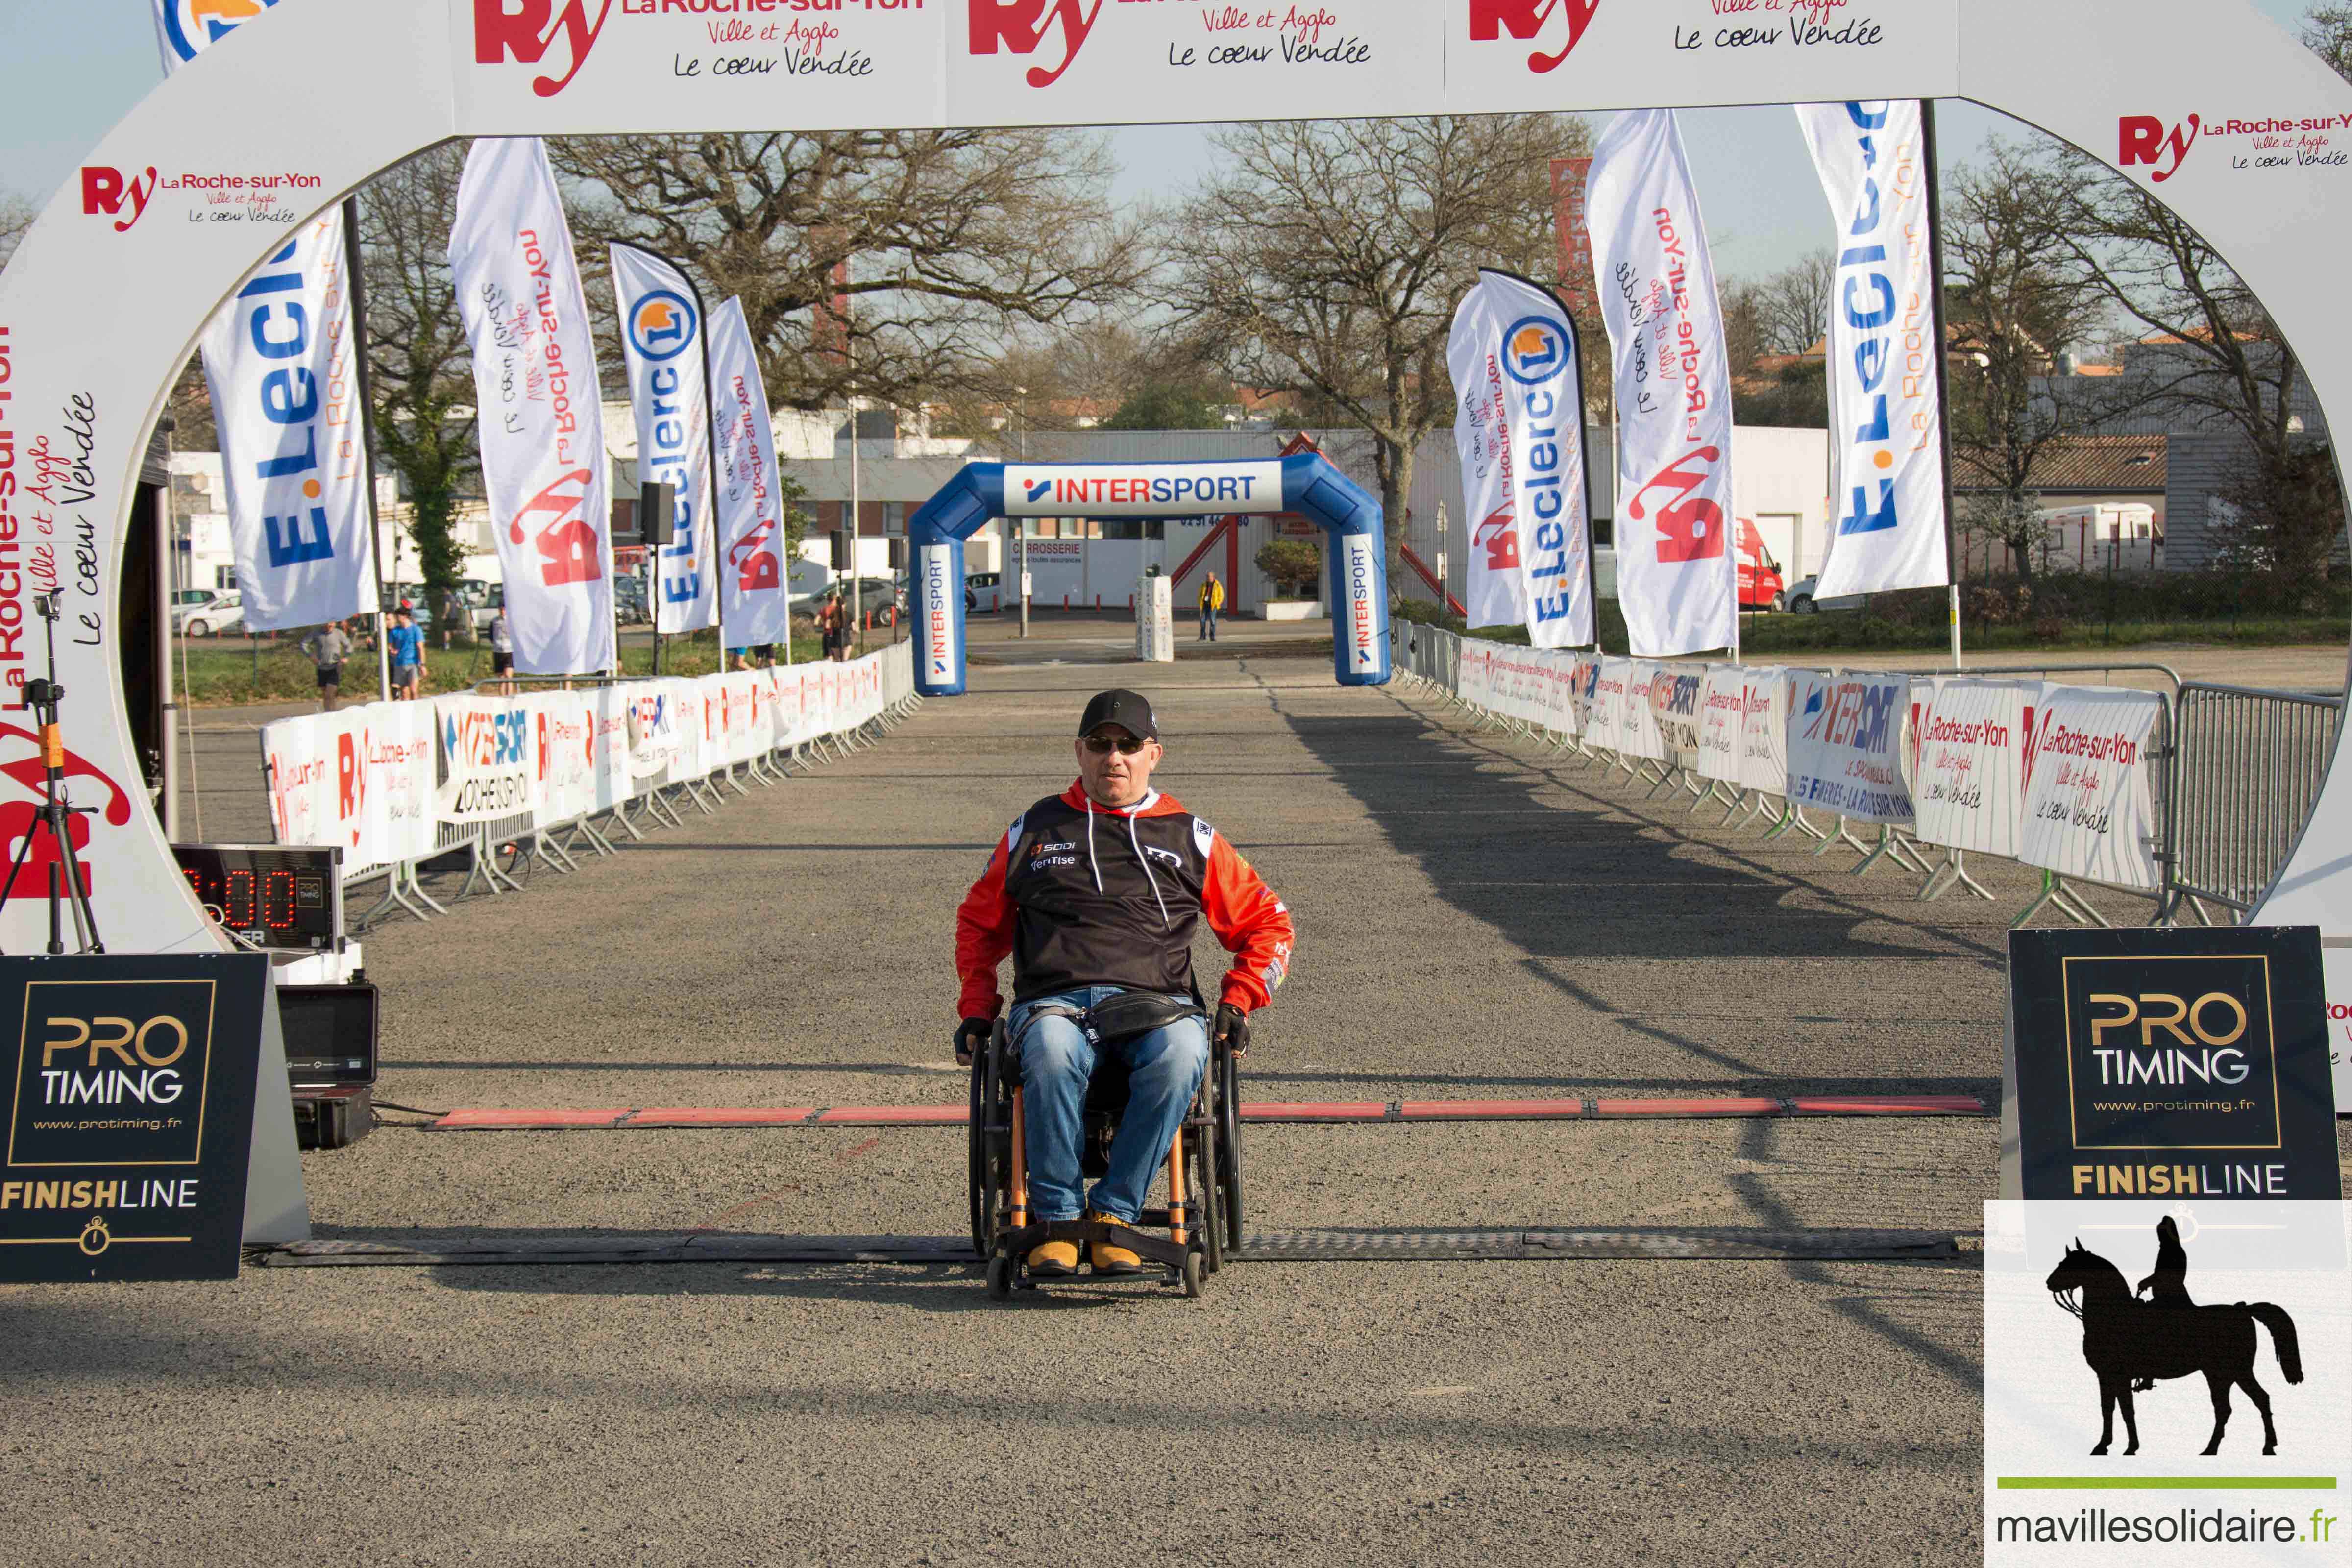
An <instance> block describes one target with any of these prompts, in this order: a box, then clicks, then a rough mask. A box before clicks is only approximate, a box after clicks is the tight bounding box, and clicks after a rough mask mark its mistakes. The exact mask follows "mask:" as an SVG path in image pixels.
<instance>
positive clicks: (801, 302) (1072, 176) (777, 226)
mask: <svg viewBox="0 0 2352 1568" xmlns="http://www.w3.org/2000/svg"><path fill="white" fill-rule="evenodd" d="M549 153H550V155H551V158H552V159H553V161H554V163H555V165H556V167H557V168H558V169H560V170H562V172H563V173H564V174H566V175H568V176H570V178H571V180H572V182H573V185H574V188H573V190H572V193H571V195H572V208H573V226H574V227H575V229H576V230H577V231H578V232H579V234H580V236H581V237H582V239H583V241H588V240H610V239H626V240H632V241H635V243H638V244H641V245H644V246H646V247H649V248H651V249H653V250H656V251H658V252H660V253H661V254H663V255H665V256H667V257H669V258H672V259H674V260H676V261H677V262H679V263H680V264H681V265H683V266H684V267H686V268H687V269H688V271H689V272H691V273H692V274H694V275H695V277H696V279H697V280H698V282H700V283H701V284H702V285H704V287H705V288H706V289H708V290H709V293H710V298H711V301H712V303H714V304H715V303H716V302H717V300H719V299H722V298H724V297H726V296H728V295H730V294H731V295H740V297H741V298H742V300H743V314H744V319H745V321H746V322H747V323H748V324H749V325H750V327H751V338H752V341H753V342H755V343H757V344H759V345H760V351H761V373H762V374H764V375H765V376H766V377H767V382H768V395H769V399H770V401H771V402H772V403H774V404H775V405H779V406H783V407H796V408H821V407H824V406H826V405H838V404H839V403H840V402H841V400H842V399H843V398H844V397H845V395H858V396H864V397H871V398H877V399H882V400H885V401H889V402H894V403H898V404H901V405H910V404H913V403H916V402H919V401H921V400H922V399H923V397H924V396H925V395H929V394H936V393H938V392H939V391H940V390H942V389H946V388H952V387H955V386H958V385H961V384H965V383H967V382H968V381H969V379H970V378H971V376H972V375H973V374H975V373H976V372H977V371H979V370H981V369H982V368H984V367H986V366H987V365H989V364H992V363H994V362H995V361H996V359H997V358H998V357H999V350H1000V348H1001V346H1002V344H1003V342H1004V339H1005V337H1006V335H1007V332H1008V331H1009V330H1013V329H1016V328H1017V327H1019V326H1021V325H1023V324H1027V325H1031V326H1053V325H1055V324H1057V323H1060V322H1063V321H1067V320H1071V319H1073V318H1075V317H1076V316H1077V315H1079V314H1080V313H1082V312H1083V311H1085V310H1087V309H1088V308H1090V307H1093V306H1097V305H1099V304H1102V303H1104V302H1106V301H1108V300H1115V299H1118V298H1120V297H1122V296H1123V295H1124V293H1125V291H1126V290H1127V289H1129V288H1130V287H1131V286H1132V285H1133V284H1134V282H1135V281H1136V279H1138V277H1139V275H1140V272H1141V270H1142V265H1143V262H1142V246H1141V243H1140V241H1139V238H1138V236H1137V232H1136V228H1135V226H1134V225H1133V224H1132V223H1131V222H1129V223H1122V222H1121V221H1119V220H1118V218H1117V217H1116V216H1114V215H1113V213H1112V211H1111V208H1110V205H1109V202H1108V185H1109V181H1110V175H1111V173H1112V165H1111V163H1110V159H1109V154H1108V151H1107V148H1106V144H1105V143H1104V142H1102V141H1101V140H1100V139H1099V138H1091V137H1083V136H1074V135H1072V134H1071V133H1069V132H1066V131H1059V130H1054V131H1046V130H1037V131H885V132H825V133H823V134H808V135H800V134H793V133H790V132H770V133H761V134H711V135H698V136H640V137H586V138H576V139H572V140H568V141H562V142H551V143H550V145H549ZM589 270H591V271H592V272H593V271H596V270H598V269H597V268H589ZM844 296H845V297H846V299H847V300H848V302H849V310H848V314H849V318H850V320H849V322H848V329H847V330H848V342H849V348H850V353H848V354H847V355H846V356H844V354H843V353H841V352H840V348H841V339H840V336H839V330H838V323H837V321H835V318H834V317H833V314H832V312H833V307H834V302H835V300H836V298H839V297H844ZM604 335H607V336H609V334H604Z"/></svg>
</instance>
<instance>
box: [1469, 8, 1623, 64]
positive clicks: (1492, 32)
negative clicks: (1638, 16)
mask: <svg viewBox="0 0 2352 1568" xmlns="http://www.w3.org/2000/svg"><path fill="white" fill-rule="evenodd" d="M1599 9H1601V0H1470V41H1471V42H1472V43H1477V44H1491V43H1494V42H1496V40H1497V39H1499V38H1500V37H1502V36H1503V34H1504V33H1506V32H1508V33H1509V34H1510V35H1511V37H1514V38H1517V39H1518V40H1520V41H1521V42H1523V43H1524V42H1527V41H1528V40H1530V39H1540V40H1541V41H1542V44H1543V45H1550V44H1557V45H1558V46H1559V47H1558V49H1557V50H1556V51H1554V52H1552V53H1549V54H1548V53H1546V52H1545V49H1544V47H1537V48H1535V49H1532V50H1530V51H1528V69H1529V70H1531V71H1534V72H1535V73H1536V74H1538V76H1540V75H1542V74H1543V73H1544V72H1546V71H1549V70H1556V69H1558V68H1559V64H1560V62H1561V61H1562V60H1565V59H1567V58H1568V57H1569V56H1570V54H1571V53H1572V52H1573V51H1574V50H1575V48H1576V46H1577V45H1578V44H1580V43H1582V42H1583V41H1584V30H1585V28H1587V27H1589V26H1591V25H1592V14H1593V13H1594V12H1595V11H1598V10H1599ZM1555 16H1557V17H1558V18H1559V24H1558V25H1555V24H1554V22H1553V18H1554V17H1555Z"/></svg>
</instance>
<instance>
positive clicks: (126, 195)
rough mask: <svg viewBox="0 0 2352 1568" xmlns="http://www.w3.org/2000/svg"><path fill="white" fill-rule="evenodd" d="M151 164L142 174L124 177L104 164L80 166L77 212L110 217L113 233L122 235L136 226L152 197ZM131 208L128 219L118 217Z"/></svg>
mask: <svg viewBox="0 0 2352 1568" xmlns="http://www.w3.org/2000/svg"><path fill="white" fill-rule="evenodd" d="M155 185H156V176H155V165H153V164H152V163H150V164H148V165H147V168H146V171H145V172H144V173H143V174H133V175H130V176H128V177H126V176H125V175H124V174H123V173H122V171H121V170H120V169H110V168H108V167H106V166H105V165H104V164H84V165H83V166H82V171H81V210H82V216H85V217H111V218H113V219H114V232H115V233H117V234H122V233H126V232H128V231H129V229H130V227H131V225H132V224H134V223H137V222H138V221H139V219H140V218H141V217H142V216H143V215H144V214H145V213H146V211H147V203H148V201H149V200H150V199H151V198H152V196H153V195H155ZM125 207H128V208H130V209H131V216H128V217H124V216H121V214H122V210H123V209H124V208H125Z"/></svg>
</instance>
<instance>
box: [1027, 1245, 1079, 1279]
mask: <svg viewBox="0 0 2352 1568" xmlns="http://www.w3.org/2000/svg"><path fill="white" fill-rule="evenodd" d="M1077 1271H1078V1244H1077V1243H1076V1242H1075V1241H1048V1242H1045V1243H1042V1244H1041V1245H1039V1246H1036V1247H1031V1248H1030V1249H1029V1272H1030V1273H1032V1274H1035V1275H1038V1276H1040V1277H1042V1278H1045V1279H1059V1278H1061V1277H1063V1276H1065V1275H1069V1274H1076V1272H1077Z"/></svg>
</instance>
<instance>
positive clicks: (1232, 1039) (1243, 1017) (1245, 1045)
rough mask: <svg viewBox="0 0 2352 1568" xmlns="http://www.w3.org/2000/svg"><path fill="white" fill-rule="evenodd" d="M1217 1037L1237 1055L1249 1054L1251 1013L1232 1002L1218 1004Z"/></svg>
mask: <svg viewBox="0 0 2352 1568" xmlns="http://www.w3.org/2000/svg"><path fill="white" fill-rule="evenodd" d="M1215 1038H1216V1041H1217V1043H1218V1044H1219V1045H1221V1046H1223V1047H1225V1049H1227V1050H1229V1051H1231V1052H1233V1053H1234V1056H1236V1057H1243V1056H1247V1055H1248V1054H1249V1046H1250V1025H1249V1015H1248V1014H1247V1013H1244V1012H1243V1011H1242V1010H1241V1009H1240V1008H1239V1007H1236V1006H1234V1005H1233V1004H1232V1003H1230V1002H1220V1003H1218V1004H1217V1027H1216V1032H1215Z"/></svg>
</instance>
